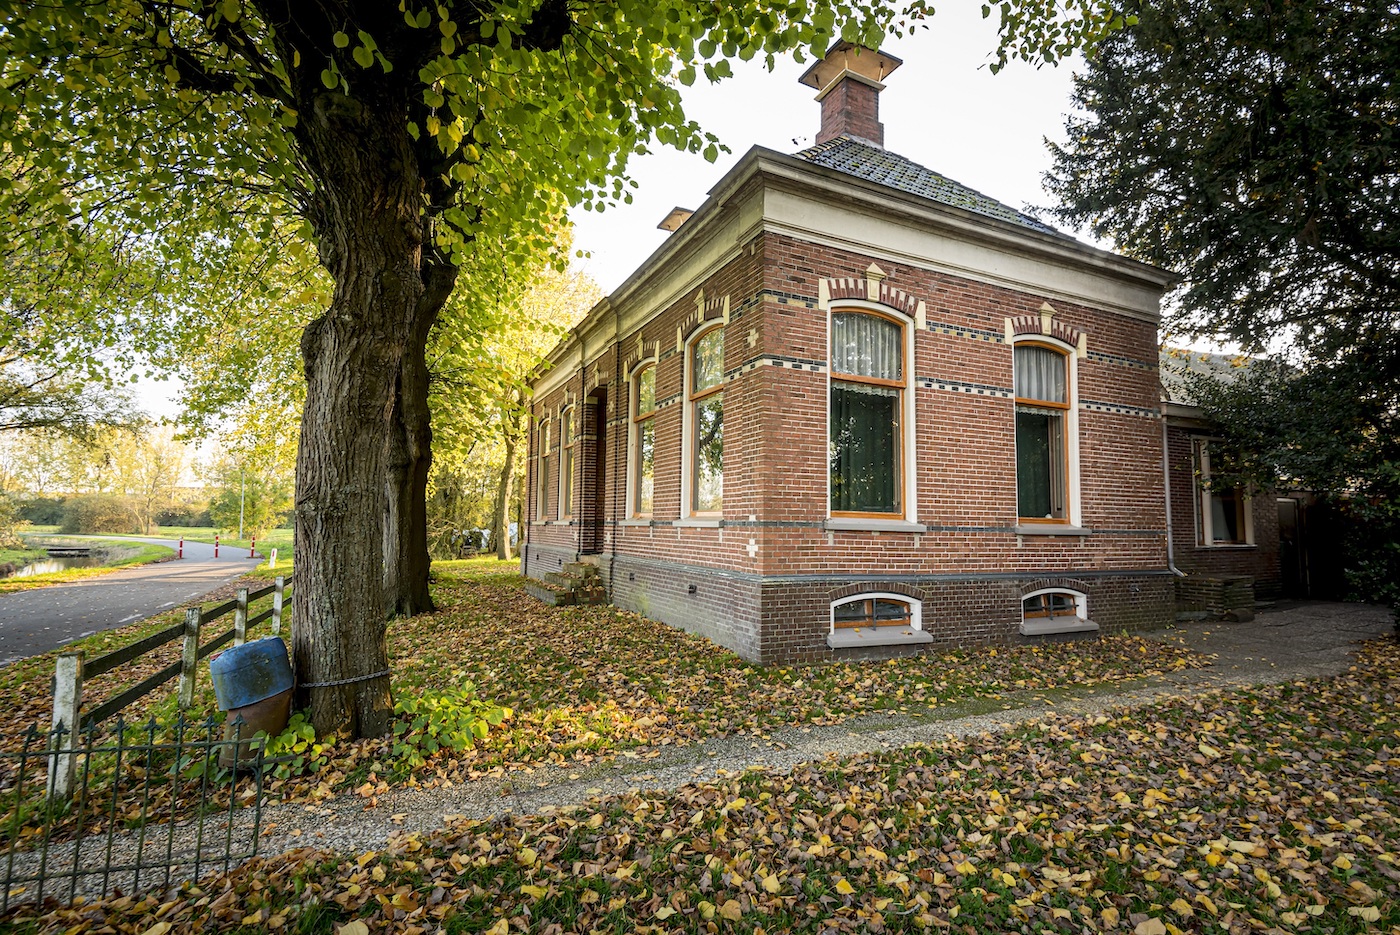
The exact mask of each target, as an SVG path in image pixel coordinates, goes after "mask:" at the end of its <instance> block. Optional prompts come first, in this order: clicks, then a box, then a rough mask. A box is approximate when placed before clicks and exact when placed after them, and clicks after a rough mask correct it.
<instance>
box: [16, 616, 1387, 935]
mask: <svg viewBox="0 0 1400 935" xmlns="http://www.w3.org/2000/svg"><path fill="white" fill-rule="evenodd" d="M1397 697H1400V646H1397V644H1396V642H1395V641H1394V640H1385V641H1377V642H1375V643H1372V644H1369V645H1368V646H1367V648H1366V649H1365V650H1364V652H1363V654H1362V657H1361V660H1360V662H1359V664H1358V665H1357V666H1356V667H1354V668H1353V669H1352V670H1351V671H1350V672H1348V673H1347V674H1344V675H1341V676H1338V677H1335V678H1329V679H1318V680H1310V681H1306V682H1293V683H1281V684H1274V685H1269V686H1263V687H1260V688H1256V689H1251V690H1236V691H1228V692H1212V693H1206V694H1203V695H1200V696H1198V697H1194V698H1188V699H1182V700H1176V701H1165V702H1159V703H1156V704H1154V705H1152V706H1151V707H1147V708H1140V709H1136V710H1131V711H1125V712H1121V713H1118V714H1115V715H1098V716H1095V717H1090V718H1067V717H1050V718H1047V719H1045V720H1044V721H1042V722H1040V723H1037V724H1033V725H1030V726H1028V727H1025V728H1021V729H1017V730H1012V731H1006V732H1001V733H996V734H983V735H981V736H978V737H971V738H967V739H962V740H948V741H944V742H939V743H935V744H930V745H915V746H910V747H905V748H902V749H899V750H894V751H890V752H886V753H881V754H872V755H861V756H855V757H846V758H841V759H836V758H829V759H825V760H821V761H816V762H811V763H807V764H802V765H799V766H797V767H795V768H794V769H793V770H792V771H791V772H789V773H783V774H776V773H770V772H763V771H748V772H745V773H743V774H740V775H732V776H729V777H726V778H724V779H722V780H719V781H714V782H706V783H697V784H693V785H687V786H683V787H681V788H679V789H675V790H671V791H664V790H653V791H642V790H633V791H632V792H630V793H628V794H625V795H619V796H610V797H603V798H594V799H589V800H587V801H585V802H583V803H581V805H579V806H570V807H564V808H559V809H553V810H546V811H545V812H542V813H540V814H526V815H505V816H503V817H500V818H496V819H492V820H487V821H478V820H469V819H465V818H462V817H460V816H458V817H448V818H447V819H445V821H444V826H443V827H442V828H441V829H440V830H438V831H434V832H432V833H417V832H414V833H409V834H402V835H398V836H395V837H393V838H391V840H390V842H389V844H388V846H387V847H385V848H383V849H382V850H378V851H371V852H366V853H363V854H361V853H356V852H345V851H337V850H333V849H322V850H313V849H305V848H304V849H299V850H296V851H292V852H289V853H286V854H277V855H270V856H267V857H263V858H259V859H257V860H254V861H251V862H249V863H248V864H246V865H244V866H243V867H241V868H238V869H236V870H234V871H233V872H232V873H229V874H226V875H222V876H216V877H214V878H211V879H209V880H206V881H203V882H202V883H201V884H200V886H199V887H197V888H195V887H190V886H186V887H184V888H183V889H182V890H181V891H179V892H177V893H175V894H171V895H167V894H161V895H158V896H149V897H144V898H133V897H130V896H124V897H118V898H114V899H108V900H106V901H102V902H98V903H89V904H84V905H82V906H79V907H75V908H72V909H60V910H56V911H51V912H48V913H45V914H35V913H33V912H32V911H31V912H29V913H27V914H26V913H25V912H20V913H16V914H14V915H12V916H11V918H10V920H8V921H10V923H11V924H13V925H14V926H15V928H16V929H17V930H20V931H26V930H33V931H36V932H43V933H58V932H64V931H75V930H90V931H123V932H141V931H145V930H146V929H147V928H148V927H149V926H150V925H151V924H152V923H153V922H155V921H156V919H157V918H158V919H159V920H160V922H161V923H162V924H164V925H168V926H169V930H171V931H173V932H202V931H231V930H238V929H239V927H240V926H242V927H249V928H259V927H261V928H263V929H268V930H278V931H335V930H337V929H338V928H339V926H342V925H345V924H347V923H350V922H352V921H356V920H358V921H360V922H362V923H363V924H364V926H365V927H366V930H368V931H372V932H378V931H398V932H409V931H415V932H418V931H435V930H444V931H448V932H484V933H489V935H505V933H507V932H514V931H530V932H599V933H602V932H607V933H619V935H620V933H633V932H639V931H647V932H672V931H675V932H715V933H721V932H736V933H746V935H747V933H760V932H763V933H769V932H772V933H776V932H784V933H787V932H791V933H797V935H809V933H810V935H820V933H835V932H867V931H868V932H877V933H879V932H890V933H921V935H922V933H930V932H955V933H968V935H977V933H980V932H1028V933H1029V932H1034V933H1044V932H1054V933H1058V932H1112V933H1125V935H1126V933H1137V935H1147V933H1163V935H1169V933H1177V935H1180V933H1184V932H1205V931H1222V932H1228V933H1232V935H1244V933H1247V932H1284V931H1287V932H1298V933H1340V935H1353V933H1362V932H1382V931H1388V932H1397V931H1400V886H1397V882H1398V881H1400V869H1397V868H1400V854H1398V853H1397V852H1400V752H1397V748H1396V738H1397V737H1400V714H1398V713H1397V707H1396V704H1395V700H1396V698H1397ZM1275 761H1279V762H1282V763H1283V764H1284V765H1283V766H1282V767H1275V766H1272V765H1271V764H1273V763H1275ZM356 928H359V927H358V926H357V927H356ZM165 930H166V929H165V928H162V931H165Z"/></svg>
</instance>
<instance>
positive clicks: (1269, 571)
mask: <svg viewBox="0 0 1400 935" xmlns="http://www.w3.org/2000/svg"><path fill="white" fill-rule="evenodd" d="M1208 437H1210V434H1209V432H1206V431H1204V430H1200V431H1197V430H1191V429H1186V428H1181V427H1179V426H1170V427H1169V428H1168V429H1167V452H1168V453H1167V459H1168V464H1169V465H1170V466H1171V484H1172V552H1173V558H1174V560H1175V563H1176V567H1177V568H1179V569H1181V570H1182V571H1184V572H1185V573H1186V574H1187V575H1201V576H1205V577H1212V578H1218V577H1222V576H1229V575H1249V576H1251V577H1252V578H1254V593H1255V595H1256V596H1257V597H1260V598H1274V597H1277V596H1278V595H1279V594H1280V593H1282V590H1283V579H1282V577H1281V574H1280V571H1279V552H1278V503H1277V500H1276V499H1275V497H1274V495H1273V493H1272V492H1266V493H1263V494H1260V495H1258V496H1255V497H1253V498H1251V500H1250V509H1251V510H1252V511H1253V518H1254V544H1253V545H1252V546H1209V545H1202V544H1200V542H1199V538H1198V534H1197V531H1196V513H1197V510H1198V509H1199V508H1200V506H1199V504H1200V497H1199V493H1198V489H1197V487H1196V466H1195V459H1194V455H1193V452H1192V445H1193V442H1194V440H1195V439H1197V438H1208Z"/></svg>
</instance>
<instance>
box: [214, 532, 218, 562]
mask: <svg viewBox="0 0 1400 935" xmlns="http://www.w3.org/2000/svg"><path fill="white" fill-rule="evenodd" d="M214 557H215V558H218V557H219V534H218V533H217V532H216V533H214Z"/></svg>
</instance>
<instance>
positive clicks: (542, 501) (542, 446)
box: [535, 416, 550, 523]
mask: <svg viewBox="0 0 1400 935" xmlns="http://www.w3.org/2000/svg"><path fill="white" fill-rule="evenodd" d="M549 421H550V420H549V416H544V417H543V418H541V419H540V421H539V425H538V427H537V432H538V444H539V450H538V451H537V452H536V454H537V456H538V463H537V464H536V465H535V522H537V523H543V522H548V520H549Z"/></svg>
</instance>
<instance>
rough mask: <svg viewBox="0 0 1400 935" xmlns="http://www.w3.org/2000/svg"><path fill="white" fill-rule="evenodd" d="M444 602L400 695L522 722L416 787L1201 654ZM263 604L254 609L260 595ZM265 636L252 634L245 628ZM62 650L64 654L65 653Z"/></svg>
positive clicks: (341, 754)
mask: <svg viewBox="0 0 1400 935" xmlns="http://www.w3.org/2000/svg"><path fill="white" fill-rule="evenodd" d="M433 567H434V574H435V576H436V579H437V580H436V585H435V589H434V594H435V597H436V599H437V601H438V604H439V608H440V609H439V611H438V612H437V613H435V614H429V615H422V616H419V617H414V618H410V619H407V620H400V621H395V622H394V623H393V624H391V626H390V628H389V646H390V653H391V659H392V664H393V667H394V676H395V679H394V684H395V690H396V691H397V692H401V693H402V692H412V693H421V692H423V691H424V690H429V689H448V688H455V687H458V686H461V685H462V684H463V683H465V682H471V683H473V684H474V685H475V686H476V690H477V693H478V695H479V696H480V697H481V698H483V699H485V700H488V701H491V702H494V703H496V704H501V705H507V706H509V707H511V708H512V709H514V717H513V718H511V719H510V720H509V721H507V722H506V723H505V724H504V725H503V726H502V727H501V728H498V729H495V730H493V731H492V733H491V735H490V737H489V738H488V739H487V740H486V741H485V742H483V743H479V744H478V745H477V746H476V747H475V748H473V749H471V750H468V751H462V752H446V753H444V754H441V755H439V756H437V757H436V758H434V759H432V760H431V761H430V764H429V765H430V769H429V770H427V771H422V770H419V771H415V772H416V775H414V776H413V779H412V781H413V782H414V783H415V784H418V783H427V784H432V783H433V782H435V781H441V780H450V781H454V782H456V781H461V780H463V779H469V778H471V777H473V776H475V775H480V774H481V773H483V772H486V771H490V770H497V769H501V768H510V767H514V766H522V765H531V764H539V763H545V762H555V763H560V762H570V763H586V762H589V761H591V760H592V759H594V758H596V757H598V756H605V755H612V754H616V753H619V752H622V751H626V750H632V749H636V748H638V747H643V746H650V747H653V748H657V747H662V746H666V745H669V744H676V743H686V742H689V741H693V740H696V739H700V738H704V737H712V736H718V735H724V734H731V733H736V732H741V731H752V732H758V733H762V732H765V731H767V730H770V729H773V728H777V727H784V726H793V725H802V724H813V725H816V724H834V723H839V722H841V721H843V720H846V719H849V718H851V717H855V716H859V715H863V714H871V713H875V712H881V711H896V712H904V713H908V714H911V715H917V714H919V713H922V712H927V711H928V710H929V708H930V707H933V706H936V705H940V704H947V703H950V702H954V701H961V700H966V699H968V698H971V697H996V696H999V695H1002V694H1004V693H1006V692H1011V691H1021V690H1037V691H1040V690H1047V689H1054V688H1061V687H1069V686H1075V685H1092V684H1096V683H1103V682H1111V681H1118V680H1124V679H1135V678H1141V677H1144V676H1148V675H1153V674H1158V673H1161V672H1166V671H1173V670H1178V669H1183V668H1192V667H1199V666H1204V665H1208V664H1209V660H1208V659H1207V658H1206V657H1204V656H1202V655H1201V654H1199V653H1196V652H1193V651H1190V650H1188V649H1185V648H1184V647H1182V646H1180V645H1176V644H1172V643H1168V642H1163V641H1161V640H1157V639H1145V638H1142V637H1127V636H1124V637H1108V638H1104V639H1101V640H1097V641H1085V642H1075V643H1060V644H1045V645H1041V646H1020V647H1015V648H1009V649H1008V648H1000V649H995V648H985V649H979V650H968V651H962V652H949V653H941V654H925V655H921V656H915V657H909V658H905V659H899V660H892V661H889V662H878V663H859V664H841V665H828V664H808V665H798V666H787V667H770V668H765V667H761V666H755V665H752V664H749V663H747V662H745V661H744V660H742V659H740V658H739V657H738V656H736V655H734V654H733V653H731V652H729V651H727V650H724V649H721V648H720V647H718V646H716V645H715V644H713V643H711V642H709V641H708V640H705V639H702V638H699V637H696V636H692V635H689V634H686V633H684V632H681V631H679V630H677V629H675V628H673V627H670V626H667V625H666V624H662V623H657V622H655V621H651V620H647V619H646V618H643V617H641V616H638V615H636V614H631V613H626V612H623V611H619V610H617V609H616V608H613V607H607V606H604V607H590V608H551V607H546V606H545V605H543V604H541V603H539V602H538V601H536V600H534V599H533V598H531V597H529V596H528V595H526V594H525V593H524V591H523V584H522V579H521V578H520V577H519V575H517V574H515V573H514V572H515V569H516V567H517V566H516V565H515V564H514V563H497V562H495V561H494V560H491V561H482V560H475V561H467V562H447V563H437V564H435V565H434V566H433ZM260 606H261V605H260ZM177 618H178V612H172V613H169V614H164V615H162V616H161V617H159V618H155V619H152V620H150V621H146V622H144V623H142V624H138V625H136V626H134V627H128V628H124V629H122V630H116V631H111V632H108V633H103V634H98V635H97V636H95V637H92V638H89V639H88V640H86V641H83V642H80V643H78V644H75V645H77V646H79V647H82V648H85V649H86V650H87V651H88V653H89V656H90V657H91V656H94V655H97V654H99V653H101V652H106V651H110V650H111V649H114V648H116V647H117V646H120V645H125V644H126V643H128V642H131V641H132V640H134V639H136V638H139V637H140V636H143V635H146V634H147V633H150V632H155V631H156V630H159V629H160V628H162V627H164V626H168V625H170V624H171V623H174V622H176V621H177ZM254 635H255V636H257V635H262V631H259V632H257V633H255V634H254ZM65 648H71V647H65ZM179 652H180V644H179V641H175V642H172V643H170V644H167V645H166V646H165V647H162V648H161V649H160V650H157V651H155V652H153V653H151V654H149V655H147V656H144V657H142V659H141V661H140V662H139V663H138V664H136V665H133V666H128V667H124V668H122V669H119V670H117V671H114V672H113V673H110V674H108V675H104V676H102V677H101V678H100V679H99V680H97V681H94V682H93V683H92V684H91V685H89V686H88V688H87V690H86V697H87V698H88V699H89V700H90V701H91V702H92V703H96V702H99V701H101V700H102V699H103V698H106V697H109V696H110V695H112V694H115V693H116V692H117V691H119V690H120V689H121V688H122V687H124V686H125V685H128V684H132V683H134V682H136V681H138V680H139V679H140V678H142V677H144V676H146V675H148V674H150V673H152V672H155V671H157V670H159V669H160V668H162V667H163V666H165V665H168V664H169V663H170V662H172V661H174V660H175V659H177V658H178V657H179ZM53 656H54V654H52V653H50V654H45V655H43V656H39V657H35V658H33V659H29V660H24V661H22V662H19V663H15V664H14V665H12V666H9V667H7V668H5V669H3V670H0V736H3V737H5V738H7V739H10V740H11V742H12V739H13V738H15V737H17V736H19V734H20V732H21V731H22V730H23V729H24V728H25V727H27V726H28V725H29V724H31V723H36V722H37V723H39V724H41V725H46V724H47V723H48V719H49V702H48V699H47V693H46V692H44V691H42V690H36V688H35V686H42V685H44V684H45V683H46V682H47V680H48V676H49V674H50V673H51V672H52V667H53ZM174 685H175V683H174V682H171V683H169V686H168V688H166V689H162V690H161V691H158V692H157V693H155V694H153V695H152V696H149V699H148V700H143V701H142V702H139V703H137V704H136V705H134V706H133V707H132V708H130V709H128V711H127V712H125V714H126V716H127V718H128V720H130V721H139V720H140V719H141V718H143V717H147V716H150V715H152V714H155V715H158V716H161V717H167V716H170V715H171V714H173V711H174V709H173V704H172V698H171V693H173V691H174ZM210 713H214V702H213V695H212V691H211V690H210V688H209V681H208V679H207V678H203V677H202V678H201V679H200V680H199V682H198V691H197V694H196V705H195V710H194V716H195V718H197V719H198V718H203V717H205V716H207V715H208V714H210ZM323 758H324V767H323V768H322V769H321V770H320V771H319V772H318V773H317V774H316V775H314V776H308V777H299V778H294V779H292V780H290V781H282V780H278V781H275V782H273V783H272V786H271V788H272V791H273V792H274V793H276V794H281V795H283V796H285V797H289V798H299V797H303V796H307V795H312V796H321V795H325V794H327V793H330V792H333V791H335V790H337V789H343V788H347V787H348V788H356V787H360V786H361V785H362V784H363V783H364V782H365V780H366V778H367V777H368V776H369V775H370V774H373V775H374V777H375V778H376V781H387V782H390V783H393V782H396V781H397V780H399V779H404V778H408V771H407V770H406V769H401V768H397V767H396V765H395V763H394V761H393V757H392V751H391V745H390V744H389V743H388V742H386V741H365V742H360V743H349V742H345V741H339V742H334V743H330V744H327V745H326V749H325V751H324V754H323Z"/></svg>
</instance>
